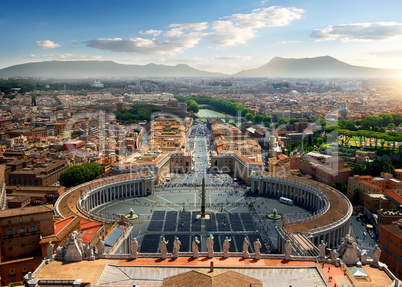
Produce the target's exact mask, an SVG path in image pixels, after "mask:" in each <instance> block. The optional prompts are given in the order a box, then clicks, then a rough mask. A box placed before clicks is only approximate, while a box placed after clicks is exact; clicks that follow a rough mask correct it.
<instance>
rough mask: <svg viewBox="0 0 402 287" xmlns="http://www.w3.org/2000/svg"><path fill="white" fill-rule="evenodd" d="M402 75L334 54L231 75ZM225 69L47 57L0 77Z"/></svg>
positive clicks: (277, 61) (194, 73)
mask: <svg viewBox="0 0 402 287" xmlns="http://www.w3.org/2000/svg"><path fill="white" fill-rule="evenodd" d="M398 75H402V70H392V69H378V68H366V67H359V66H353V65H349V64H347V63H344V62H341V61H339V60H337V59H335V58H332V57H330V56H323V57H315V58H303V59H286V58H280V57H275V58H273V59H272V60H271V61H269V62H268V63H267V64H265V65H263V66H261V67H259V68H256V69H249V70H244V71H241V72H239V73H236V74H234V75H231V77H272V78H332V77H338V78H339V77H341V78H351V77H354V78H382V77H395V76H398ZM226 76H228V75H225V74H222V73H211V72H207V71H202V70H197V69H194V68H192V67H190V66H188V65H185V64H179V65H176V66H167V65H157V64H148V65H143V66H142V65H123V64H118V63H115V62H112V61H46V62H34V63H26V64H21V65H15V66H11V67H7V68H4V69H0V77H37V78H39V77H41V78H71V79H74V78H75V79H76V78H132V77H226Z"/></svg>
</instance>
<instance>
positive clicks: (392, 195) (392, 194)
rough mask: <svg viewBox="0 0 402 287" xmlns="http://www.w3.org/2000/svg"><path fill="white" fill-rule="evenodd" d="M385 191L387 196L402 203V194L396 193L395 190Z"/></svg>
mask: <svg viewBox="0 0 402 287" xmlns="http://www.w3.org/2000/svg"><path fill="white" fill-rule="evenodd" d="M384 193H385V194H386V196H387V197H389V198H391V199H393V200H395V201H396V202H398V204H402V196H401V195H400V194H398V193H396V192H395V191H385V192H384Z"/></svg>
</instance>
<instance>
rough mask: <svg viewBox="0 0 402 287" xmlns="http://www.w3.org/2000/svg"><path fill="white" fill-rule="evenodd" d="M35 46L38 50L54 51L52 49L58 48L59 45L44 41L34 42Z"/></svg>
mask: <svg viewBox="0 0 402 287" xmlns="http://www.w3.org/2000/svg"><path fill="white" fill-rule="evenodd" d="M35 44H36V45H37V46H38V48H40V49H54V48H60V47H61V45H60V44H57V43H55V42H52V41H49V40H45V41H35Z"/></svg>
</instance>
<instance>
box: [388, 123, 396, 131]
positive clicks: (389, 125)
mask: <svg viewBox="0 0 402 287" xmlns="http://www.w3.org/2000/svg"><path fill="white" fill-rule="evenodd" d="M395 128H396V126H395V124H393V123H390V124H388V126H387V129H389V130H394V129H395Z"/></svg>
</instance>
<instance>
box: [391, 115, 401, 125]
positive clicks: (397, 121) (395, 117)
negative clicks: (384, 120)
mask: <svg viewBox="0 0 402 287" xmlns="http://www.w3.org/2000/svg"><path fill="white" fill-rule="evenodd" d="M391 116H392V119H393V123H394V124H395V125H396V126H399V125H400V124H402V115H401V114H392V115H391Z"/></svg>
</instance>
